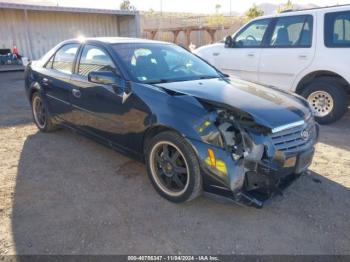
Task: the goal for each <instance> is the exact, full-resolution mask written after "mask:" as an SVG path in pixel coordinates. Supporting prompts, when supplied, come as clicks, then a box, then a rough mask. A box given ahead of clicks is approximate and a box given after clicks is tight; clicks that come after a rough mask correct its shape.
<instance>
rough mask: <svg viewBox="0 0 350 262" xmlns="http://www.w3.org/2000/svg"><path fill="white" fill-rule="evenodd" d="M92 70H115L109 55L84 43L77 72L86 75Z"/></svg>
mask: <svg viewBox="0 0 350 262" xmlns="http://www.w3.org/2000/svg"><path fill="white" fill-rule="evenodd" d="M92 71H112V72H115V71H116V67H115V66H114V63H113V61H112V59H111V58H110V57H109V55H108V54H107V53H106V52H105V51H103V50H101V49H100V48H98V47H96V46H92V45H86V46H85V47H84V50H83V53H82V55H81V58H80V63H79V68H78V74H79V75H82V76H87V75H88V74H89V73H90V72H92Z"/></svg>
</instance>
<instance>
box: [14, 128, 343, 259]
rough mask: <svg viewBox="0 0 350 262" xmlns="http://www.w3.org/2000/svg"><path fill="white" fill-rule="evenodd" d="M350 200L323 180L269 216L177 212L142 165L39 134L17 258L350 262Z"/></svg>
mask: <svg viewBox="0 0 350 262" xmlns="http://www.w3.org/2000/svg"><path fill="white" fill-rule="evenodd" d="M349 209H350V190H349V189H348V188H346V187H344V186H342V185H340V184H337V183H335V182H333V181H331V180H329V179H327V178H325V177H322V176H320V175H318V174H316V173H311V174H310V175H308V176H303V177H301V178H300V179H299V180H298V181H296V183H295V184H293V185H292V186H291V187H289V188H288V189H287V190H286V192H285V195H284V196H283V197H277V198H275V199H273V200H272V201H271V203H270V204H268V205H267V206H266V207H265V208H264V209H262V210H256V209H253V208H245V207H239V206H237V205H234V204H228V203H218V202H216V201H213V200H210V199H207V198H204V197H201V198H199V199H196V200H194V201H192V202H189V203H185V204H180V205H176V204H172V203H169V202H167V201H166V200H164V199H162V198H161V197H160V196H158V195H157V193H156V192H155V191H154V190H153V188H152V186H151V184H150V183H149V181H148V179H147V177H146V171H145V168H144V166H143V165H142V164H139V163H136V162H134V161H132V160H130V159H128V158H126V157H124V156H122V155H120V154H118V153H116V152H114V151H112V150H110V149H108V148H105V147H103V146H101V145H99V144H96V143H95V142H92V141H90V140H87V139H85V138H83V137H80V136H78V135H75V134H73V133H71V132H69V131H64V130H62V131H58V132H55V133H51V134H43V133H35V134H34V135H31V136H28V138H27V139H26V141H25V143H24V146H23V149H22V153H21V156H20V160H19V166H18V174H17V181H16V188H15V194H14V200H13V213H12V231H13V238H14V243H15V247H16V251H17V254H128V253H129V254H155V253H157V254H158V253H163V254H173V253H182V254H208V253H210V254H213V253H214V254H215V253H217V254H219V253H220V254H232V253H236V254H237V253H238V254H339V253H340V254H344V253H350V239H349V234H348V233H349V232H350V224H349V221H350V214H349Z"/></svg>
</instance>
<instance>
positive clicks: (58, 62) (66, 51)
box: [52, 44, 79, 74]
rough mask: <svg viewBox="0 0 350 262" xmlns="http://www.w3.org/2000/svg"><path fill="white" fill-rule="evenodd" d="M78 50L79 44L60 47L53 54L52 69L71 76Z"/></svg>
mask: <svg viewBox="0 0 350 262" xmlns="http://www.w3.org/2000/svg"><path fill="white" fill-rule="evenodd" d="M78 48H79V44H68V45H64V46H63V47H61V48H60V49H59V50H58V51H57V53H56V54H55V57H54V60H53V63H52V68H53V69H55V70H57V71H60V72H63V73H66V74H71V73H72V68H73V62H74V58H75V55H76V54H77V51H78Z"/></svg>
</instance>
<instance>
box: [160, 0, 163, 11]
mask: <svg viewBox="0 0 350 262" xmlns="http://www.w3.org/2000/svg"><path fill="white" fill-rule="evenodd" d="M160 15H163V0H160Z"/></svg>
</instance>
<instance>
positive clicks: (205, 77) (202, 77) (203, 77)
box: [199, 75, 220, 79]
mask: <svg viewBox="0 0 350 262" xmlns="http://www.w3.org/2000/svg"><path fill="white" fill-rule="evenodd" d="M219 77H220V76H209V75H208V76H200V77H199V79H212V78H219Z"/></svg>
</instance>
